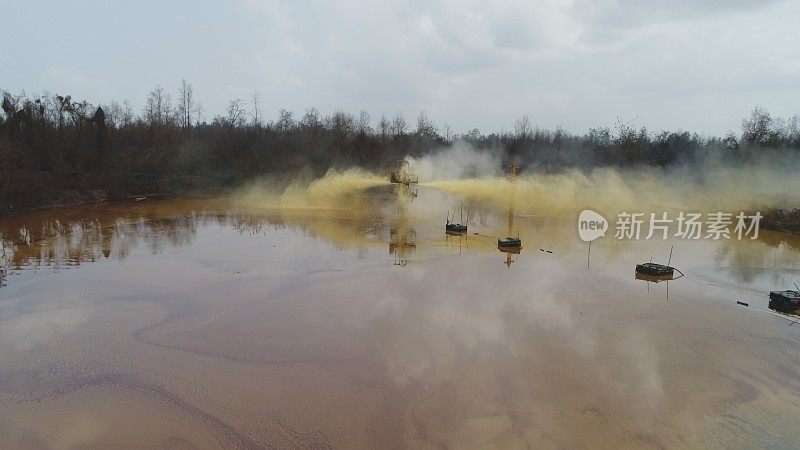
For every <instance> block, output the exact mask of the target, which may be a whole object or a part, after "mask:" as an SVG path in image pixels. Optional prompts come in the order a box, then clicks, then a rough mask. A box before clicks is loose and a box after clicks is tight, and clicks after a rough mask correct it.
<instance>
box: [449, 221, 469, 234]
mask: <svg viewBox="0 0 800 450" xmlns="http://www.w3.org/2000/svg"><path fill="white" fill-rule="evenodd" d="M444 228H445V231H447V232H448V233H458V234H466V233H467V226H466V225H461V224H460V223H448V224H446V225H445V226H444Z"/></svg>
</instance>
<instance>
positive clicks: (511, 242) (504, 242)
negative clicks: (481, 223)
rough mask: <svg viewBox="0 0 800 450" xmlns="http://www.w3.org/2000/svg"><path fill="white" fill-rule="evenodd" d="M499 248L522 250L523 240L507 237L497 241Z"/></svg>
mask: <svg viewBox="0 0 800 450" xmlns="http://www.w3.org/2000/svg"><path fill="white" fill-rule="evenodd" d="M497 248H499V249H504V248H522V240H521V239H520V238H518V237H507V238H505V239H498V240H497Z"/></svg>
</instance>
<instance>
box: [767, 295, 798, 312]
mask: <svg viewBox="0 0 800 450" xmlns="http://www.w3.org/2000/svg"><path fill="white" fill-rule="evenodd" d="M769 307H770V309H774V310H777V311H786V312H791V311H795V310H798V309H800V292H798V291H770V293H769Z"/></svg>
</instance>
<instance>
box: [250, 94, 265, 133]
mask: <svg viewBox="0 0 800 450" xmlns="http://www.w3.org/2000/svg"><path fill="white" fill-rule="evenodd" d="M251 98H252V102H253V126H255V127H260V126H261V121H262V117H261V94H259V93H258V91H253V96H252V97H251Z"/></svg>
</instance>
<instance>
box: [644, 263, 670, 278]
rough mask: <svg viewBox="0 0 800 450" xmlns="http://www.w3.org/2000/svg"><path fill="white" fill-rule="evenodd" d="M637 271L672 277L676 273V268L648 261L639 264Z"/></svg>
mask: <svg viewBox="0 0 800 450" xmlns="http://www.w3.org/2000/svg"><path fill="white" fill-rule="evenodd" d="M636 273H637V274H644V275H650V276H655V277H672V276H673V275H674V274H675V268H674V267H670V266H665V265H664V264H657V263H652V262H648V263H642V264H637V265H636Z"/></svg>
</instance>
